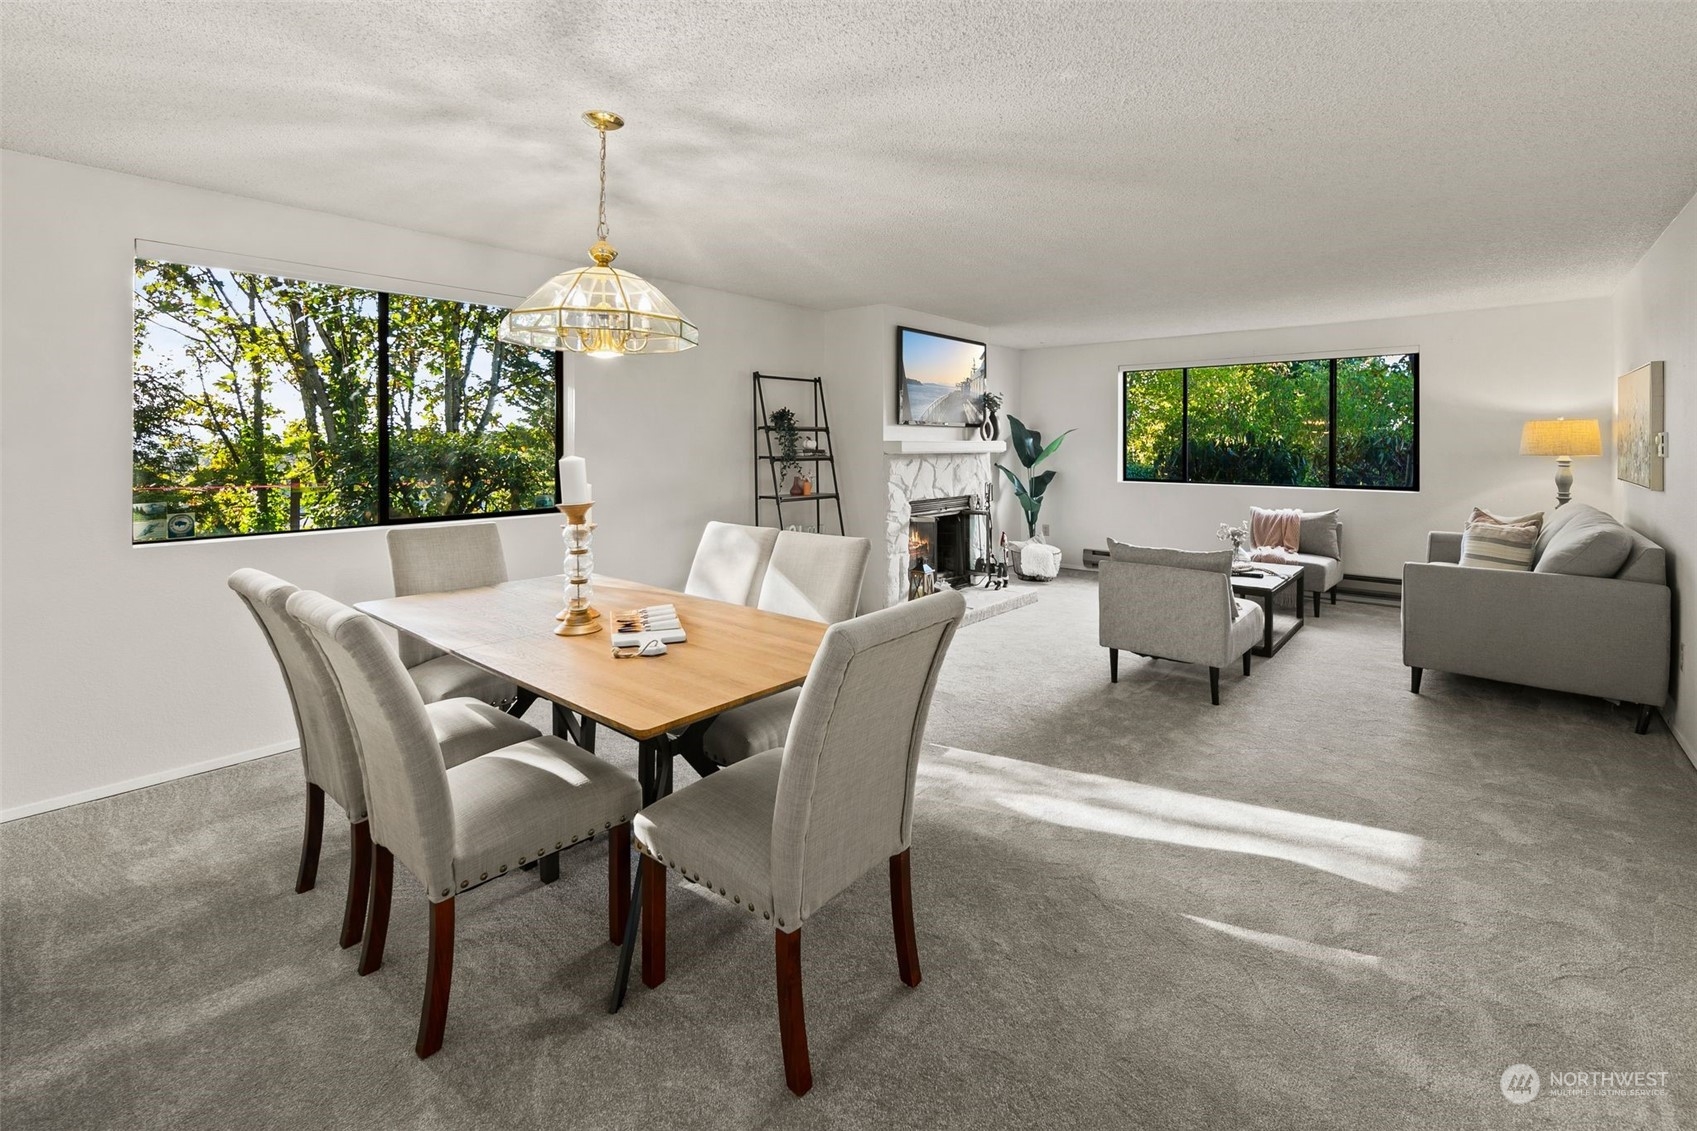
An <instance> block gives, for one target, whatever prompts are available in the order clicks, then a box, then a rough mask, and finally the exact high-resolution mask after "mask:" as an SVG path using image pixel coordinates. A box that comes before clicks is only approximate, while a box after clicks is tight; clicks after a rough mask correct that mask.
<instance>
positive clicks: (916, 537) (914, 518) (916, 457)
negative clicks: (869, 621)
mask: <svg viewBox="0 0 1697 1131" xmlns="http://www.w3.org/2000/svg"><path fill="white" fill-rule="evenodd" d="M1005 449H1006V445H1005V443H1004V442H1003V441H1000V440H917V441H915V440H906V441H886V443H885V445H884V455H885V462H886V463H887V464H888V465H889V500H890V501H889V522H888V527H887V533H886V544H885V548H886V551H887V553H886V555H885V560H886V563H887V570H888V574H887V577H886V581H885V598H886V600H887V601H888V603H889V604H892V605H893V604H896V603H898V602H900V601H905V600H907V593H908V570H909V569H910V568H911V567H912V565H913V561H914V558H915V557H918V556H921V555H923V556H924V557H925V559H926V561H927V563H928V564H930V565H931V567H932V568H933V569H936V570H938V571H939V573H940V574H943V575H945V576H944V577H941V578H939V584H940V585H941V584H942V583H943V582H944V581H946V580H948V579H950V578H951V577H952V578H954V579H958V580H962V581H964V580H965V577H964V576H963V575H966V574H968V572H969V571H970V570H971V568H972V566H973V564H974V563H976V562H977V561H978V560H979V559H981V558H986V557H988V556H989V546H987V545H986V544H985V535H986V529H987V525H988V524H987V523H986V522H985V520H984V519H983V518H982V517H979V516H975V515H971V514H969V513H967V512H969V511H972V510H982V509H984V508H985V505H986V501H987V500H988V499H989V497H990V495H991V492H992V483H991V480H990V476H991V475H993V474H995V472H994V470H993V469H992V467H991V461H992V460H993V459H994V457H995V455H996V454H997V453H1000V452H1002V451H1004V450H1005Z"/></svg>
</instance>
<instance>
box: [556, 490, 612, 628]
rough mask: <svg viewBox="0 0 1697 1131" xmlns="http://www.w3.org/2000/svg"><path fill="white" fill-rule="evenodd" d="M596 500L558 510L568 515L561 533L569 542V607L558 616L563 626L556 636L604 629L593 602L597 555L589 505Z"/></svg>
mask: <svg viewBox="0 0 1697 1131" xmlns="http://www.w3.org/2000/svg"><path fill="white" fill-rule="evenodd" d="M594 505H595V504H594V503H560V504H557V505H556V507H555V509H556V510H558V511H560V512H561V513H563V514H564V515H565V516H566V525H564V526H562V527H560V536H561V537H562V538H563V539H564V540H565V543H566V562H565V569H566V607H565V608H563V609H561V610H560V611H559V612H558V613H556V614H555V615H554V619H555V620H557V621H559V622H560V623H559V625H558V626H556V627H555V629H554V635H555V636H587V635H589V634H590V633H591V632H600V631H601V625H600V623H599V622H600V619H601V614H600V613H599V612H597V611H596V610H595V606H594V605H592V604H591V603H590V602H591V600H592V599H593V598H594V596H595V591H594V588H593V586H592V585H591V584H590V578H591V577H593V576H594V573H595V556H594V555H593V554H592V553H590V550H589V544H590V542H591V541H592V540H593V539H594V537H595V524H594V523H593V522H590V521H589V508H590V507H593V506H594Z"/></svg>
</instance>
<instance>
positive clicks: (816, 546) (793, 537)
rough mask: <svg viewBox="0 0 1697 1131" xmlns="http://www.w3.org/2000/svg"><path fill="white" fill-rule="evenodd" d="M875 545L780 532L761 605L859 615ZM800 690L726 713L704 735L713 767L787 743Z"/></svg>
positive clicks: (834, 619) (818, 616) (816, 615)
mask: <svg viewBox="0 0 1697 1131" xmlns="http://www.w3.org/2000/svg"><path fill="white" fill-rule="evenodd" d="M871 550H872V544H871V543H870V542H868V541H867V540H866V539H864V538H842V537H838V536H836V535H831V534H802V533H800V532H798V531H794V530H784V531H780V532H779V534H778V537H777V539H776V540H775V541H774V542H773V544H772V559H771V561H770V562H769V563H767V566H766V576H765V578H764V579H763V580H762V581H761V583H760V593H759V595H758V597H757V598H756V600H755V604H756V605H757V606H758V607H759V608H762V609H764V610H766V611H767V612H769V613H783V614H785V615H787V616H792V617H803V618H805V619H807V620H816V621H823V622H824V623H826V624H836V623H838V622H840V621H845V620H848V619H849V618H850V617H852V616H854V612H855V609H856V607H858V605H859V604H860V583H861V579H862V578H864V577H865V576H866V558H867V555H868V554H869V553H871ZM800 695H801V689H800V688H794V689H791V690H789V691H781V692H779V693H778V694H776V695H768V696H767V697H766V698H764V699H757V700H755V701H754V702H753V703H749V704H748V705H746V706H743V707H737V708H735V709H734V710H730V711H726V712H725V713H724V714H722V715H720V716H719V717H718V718H717V719H715V720H714V721H713V725H711V726H710V727H708V728H707V733H706V734H705V735H704V736H703V738H702V749H703V751H704V753H705V754H706V756H707V761H708V763H709V764H710V765H717V766H730V765H734V764H735V763H737V762H740V761H742V760H743V759H744V758H748V757H751V756H753V755H755V754H758V753H760V752H761V751H763V750H771V749H774V748H775V747H779V746H782V745H783V744H784V735H786V734H788V733H789V729H790V716H791V715H792V714H793V713H794V712H795V705H796V701H797V699H798V698H799V697H800Z"/></svg>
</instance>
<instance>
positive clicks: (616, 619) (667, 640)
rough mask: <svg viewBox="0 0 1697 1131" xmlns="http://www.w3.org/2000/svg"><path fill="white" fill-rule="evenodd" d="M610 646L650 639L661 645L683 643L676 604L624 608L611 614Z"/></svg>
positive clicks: (682, 631)
mask: <svg viewBox="0 0 1697 1131" xmlns="http://www.w3.org/2000/svg"><path fill="white" fill-rule="evenodd" d="M613 624H614V625H615V626H616V630H615V631H614V633H613V647H615V648H632V647H640V646H641V645H643V644H645V643H647V642H648V641H650V640H658V641H660V642H661V643H663V644H683V643H685V642H686V640H687V639H688V637H687V636H686V635H685V634H684V629H683V622H681V621H680V620H678V610H677V607H676V606H675V605H649V606H647V607H646V608H641V609H626V610H624V611H623V612H619V613H614V614H613Z"/></svg>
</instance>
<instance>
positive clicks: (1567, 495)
mask: <svg viewBox="0 0 1697 1131" xmlns="http://www.w3.org/2000/svg"><path fill="white" fill-rule="evenodd" d="M1572 492H1573V460H1572V459H1570V458H1569V457H1567V456H1557V457H1556V506H1558V507H1563V506H1566V505H1567V504H1568V503H1570V502H1572V501H1573V494H1572Z"/></svg>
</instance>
